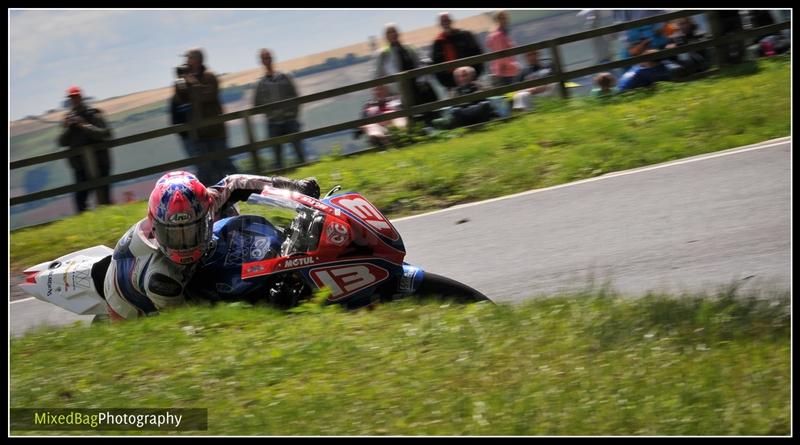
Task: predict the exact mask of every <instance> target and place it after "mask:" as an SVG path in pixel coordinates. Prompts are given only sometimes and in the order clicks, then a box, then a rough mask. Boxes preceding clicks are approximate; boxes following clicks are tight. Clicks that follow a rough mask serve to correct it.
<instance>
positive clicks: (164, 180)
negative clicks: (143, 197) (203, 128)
mask: <svg viewBox="0 0 800 445" xmlns="http://www.w3.org/2000/svg"><path fill="white" fill-rule="evenodd" d="M210 207H211V197H210V196H209V194H208V191H207V190H206V187H205V186H204V185H203V184H202V183H201V182H200V181H199V180H197V177H196V176H194V175H193V174H191V173H188V172H184V171H175V172H169V173H167V174H165V175H164V176H162V177H161V178H159V180H158V182H156V188H155V189H153V192H152V193H150V201H149V205H148V210H147V219H148V220H149V221H150V223H151V224H152V227H153V230H154V231H155V235H156V240H157V241H158V247H159V249H161V251H162V252H164V254H165V255H166V256H167V257H168V258H169V259H170V260H172V262H174V263H177V264H191V263H195V262H197V261H198V260H199V259H200V257H202V256H203V254H204V253H205V251H206V249H207V248H208V246H209V243H210V241H211V236H212V223H213V221H212V217H213V215H211V214H210V213H209V209H210Z"/></svg>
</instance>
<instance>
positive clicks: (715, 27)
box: [706, 11, 727, 68]
mask: <svg viewBox="0 0 800 445" xmlns="http://www.w3.org/2000/svg"><path fill="white" fill-rule="evenodd" d="M706 18H707V19H708V24H709V26H710V27H711V37H712V38H713V39H718V38H720V37H722V22H721V21H720V18H719V13H718V12H717V11H707V12H706ZM725 52H727V48H726V47H725V46H723V45H716V46H714V53H713V55H712V56H711V63H712V64H714V65H716V66H717V67H718V68H721V67H722V66H723V65H724V64H725V57H723V54H724V53H725Z"/></svg>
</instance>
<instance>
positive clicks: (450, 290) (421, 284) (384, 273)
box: [20, 186, 491, 317]
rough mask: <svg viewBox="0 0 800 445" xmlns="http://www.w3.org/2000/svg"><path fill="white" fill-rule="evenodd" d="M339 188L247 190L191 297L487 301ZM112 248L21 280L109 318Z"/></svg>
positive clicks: (282, 302) (45, 266)
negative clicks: (428, 268)
mask: <svg viewBox="0 0 800 445" xmlns="http://www.w3.org/2000/svg"><path fill="white" fill-rule="evenodd" d="M340 189H341V187H339V186H337V187H335V188H334V189H332V190H331V191H330V192H328V194H327V195H326V196H325V197H324V198H322V199H321V200H318V199H315V198H312V197H310V196H306V195H303V194H301V193H298V192H292V191H289V190H283V189H276V188H273V187H270V186H267V187H265V188H264V189H263V190H262V192H261V193H260V194H255V193H254V194H251V195H250V197H249V198H248V200H247V203H248V204H250V205H251V207H252V209H254V210H255V211H252V212H249V213H247V214H236V215H235V216H231V217H227V218H223V219H220V220H218V221H217V222H215V223H214V228H213V237H212V241H211V246H210V247H209V249H208V251H207V252H206V254H205V255H204V256H203V258H202V259H201V260H200V263H199V265H198V266H197V267H198V269H197V271H196V272H195V274H194V276H193V278H192V280H191V281H190V282H189V283H188V285H187V287H186V289H185V294H186V296H187V298H188V299H190V300H206V301H242V300H244V301H250V302H258V301H265V300H266V301H268V302H269V303H271V304H273V305H275V306H277V307H281V308H288V307H293V306H296V305H298V304H300V303H302V302H304V301H308V300H311V299H312V298H314V296H315V295H319V294H318V292H323V295H322V296H323V297H324V303H325V304H340V305H342V306H344V307H346V308H349V309H353V308H358V307H362V306H366V305H369V304H372V303H376V302H380V301H391V300H393V299H396V298H403V297H407V296H409V295H420V296H428V295H431V296H439V297H445V298H452V299H455V300H457V301H460V302H472V301H482V300H485V301H491V300H489V299H488V298H487V297H486V296H485V295H483V294H482V293H480V292H478V291H477V290H475V289H473V288H471V287H469V286H467V285H465V284H463V283H460V282H458V281H455V280H452V279H449V278H446V277H443V276H440V275H436V274H433V273H430V272H425V271H423V270H422V269H421V268H420V267H417V266H414V265H411V264H408V263H406V262H404V261H403V259H404V257H405V254H406V251H405V247H404V245H403V240H402V238H401V237H400V234H399V233H398V232H397V230H396V229H395V228H394V226H393V225H392V224H391V222H389V220H388V219H387V218H386V217H384V216H383V214H381V212H380V211H379V210H378V209H377V208H376V207H375V206H374V205H372V204H371V203H370V202H369V201H367V199H366V198H364V197H363V196H361V195H360V194H358V193H355V192H347V193H341V194H335V193H336V192H337V191H339V190H340ZM237 210H238V209H237ZM235 213H238V211H237V212H235ZM112 253H113V250H112V249H110V248H108V247H106V246H102V245H100V246H94V247H90V248H87V249H83V250H80V251H78V252H74V253H70V254H67V255H64V256H62V257H59V258H57V259H55V260H53V261H47V262H44V263H41V264H38V265H36V266H33V267H31V268H29V269H27V270H25V271H24V273H25V275H26V281H25V283H23V284H21V285H20V286H21V288H22V289H23V290H24V291H25V292H27V293H29V294H31V295H33V296H34V297H36V298H38V299H40V300H42V301H46V302H49V303H52V304H55V305H56V306H59V307H61V308H64V309H66V310H68V311H70V312H73V313H75V314H79V315H92V314H94V315H98V316H100V317H103V316H104V315H105V314H106V303H105V297H104V295H103V282H104V280H105V274H106V270H107V269H108V265H109V264H110V262H111V255H112Z"/></svg>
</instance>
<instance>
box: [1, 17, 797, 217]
mask: <svg viewBox="0 0 800 445" xmlns="http://www.w3.org/2000/svg"><path fill="white" fill-rule="evenodd" d="M698 14H707V15H708V16H709V23H710V24H712V26H711V28H712V33H713V35H712V37H711V38H708V39H705V40H702V41H700V42H695V43H692V44H689V45H684V46H681V47H678V48H672V49H667V50H662V51H658V52H655V53H651V54H646V55H641V56H636V57H631V58H628V59H623V60H617V61H613V62H607V63H602V64H598V65H593V66H590V67H586V68H581V69H576V70H572V71H565V70H564V68H563V67H562V65H561V58H560V57H559V46H560V45H564V44H567V43H572V42H577V41H581V40H585V39H590V38H594V37H598V36H601V35H606V34H612V33H617V32H620V31H625V30H628V29H632V28H636V27H639V26H643V25H649V24H654V23H660V22H664V21H667V20H674V19H677V18H681V17H688V16H693V15H698ZM718 25H719V19H718V17H717V14H716V11H700V10H682V11H676V12H670V13H667V14H660V15H657V16H652V17H648V18H645V19H640V20H635V21H630V22H625V23H620V24H616V25H612V26H606V27H602V28H597V29H594V30H590V31H583V32H579V33H575V34H570V35H567V36H561V37H557V38H554V39H550V40H543V41H539V42H535V43H530V44H526V45H520V46H516V47H514V48H509V49H506V50H502V51H495V52H491V53H484V54H481V55H477V56H472V57H466V58H463V59H459V60H454V61H451V62H445V63H439V64H436V65H430V66H426V67H422V68H417V69H414V70H410V71H404V72H401V73H397V74H393V75H390V76H386V77H382V78H378V79H372V80H367V81H364V82H359V83H355V84H351V85H346V86H343V87H339V88H334V89H331V90H326V91H320V92H317V93H313V94H308V95H305V96H300V97H296V98H292V99H287V100H283V101H280V102H273V103H269V104H266V105H261V106H257V107H253V108H248V109H245V110H241V111H236V112H233V113H226V114H222V115H219V116H214V117H211V118H207V119H203V120H196V121H193V122H190V123H186V124H180V125H172V126H169V127H165V128H159V129H156V130H151V131H145V132H142V133H137V134H134V135H130V136H125V137H121V138H117V139H113V140H110V141H104V142H100V143H96V144H93V145H87V146H84V147H79V148H76V149H69V150H64V151H59V152H56V153H50V154H46V155H41V156H34V157H31V158H26V159H21V160H17V161H13V162H10V163H9V169H11V170H14V169H19V168H23V167H28V166H32V165H38V164H42V163H45V162H52V161H56V160H59V159H65V158H69V157H72V156H81V157H82V158H83V161H84V163H85V165H86V167H87V171H88V172H89V176H90V178H91V179H89V180H88V181H85V182H81V183H78V184H72V185H68V186H62V187H56V188H52V189H48V190H43V191H39V192H34V193H29V194H26V195H22V196H15V197H11V198H10V203H9V204H10V205H11V206H14V205H18V204H24V203H27V202H31V201H36V200H40V199H44V198H50V197H53V196H58V195H63V194H66V193H72V192H76V191H81V190H88V189H92V188H96V187H98V186H101V185H106V184H113V183H117V182H120V181H125V180H129V179H134V178H139V177H143V176H149V175H152V174H154V173H161V172H164V171H167V170H172V169H176V168H180V167H186V166H189V165H193V164H196V163H198V162H201V161H207V160H215V159H222V158H226V157H231V156H235V155H238V154H242V153H250V155H251V156H252V159H253V161H254V166H255V167H254V168H255V173H262V172H263V171H262V169H261V167H260V163H259V158H258V155H257V153H258V151H259V150H261V149H263V148H266V147H270V146H273V145H277V144H283V143H287V142H292V141H294V140H298V139H308V138H312V137H315V136H320V135H324V134H330V133H336V132H338V131H341V130H345V129H350V128H357V127H360V126H362V125H367V124H372V123H377V122H383V121H387V120H391V119H395V118H400V117H406V118H411V117H412V116H415V115H419V114H422V113H425V112H428V111H432V110H436V109H439V108H443V107H448V106H452V105H457V104H461V103H469V102H472V101H475V100H480V99H484V98H487V97H490V96H497V95H501V94H506V93H510V92H513V91H518V90H521V89H525V88H531V87H535V86H540V85H546V84H551V83H558V84H559V91H560V94H561V96H562V97H563V98H566V97H567V96H568V91H567V89H566V87H565V86H564V83H565V82H567V81H568V80H570V79H574V78H577V77H582V76H585V75H588V74H594V73H599V72H602V71H608V70H611V69H614V68H620V67H625V66H631V65H634V64H637V63H641V62H645V61H651V60H657V59H662V58H665V57H671V56H674V55H677V54H681V53H685V52H688V51H696V50H699V49H704V48H710V47H714V48H717V49H719V48H721V47H722V46H724V45H726V44H730V43H733V42H737V41H742V40H745V39H747V38H751V37H756V36H760V35H765V34H771V33H775V32H778V31H780V30H783V29H788V28H790V27H791V22H790V21H785V22H781V23H776V24H773V25H769V26H763V27H759V28H753V29H749V30H744V31H739V32H737V33H733V34H728V35H724V36H720V35H719V29H720V27H719V26H718ZM539 49H549V50H550V51H552V56H551V58H552V62H553V64H554V65H555V66H554V69H553V74H551V75H549V76H547V77H542V78H539V79H534V80H528V81H523V82H518V83H514V84H511V85H506V86H502V87H496V88H490V89H486V90H482V91H479V92H476V93H472V94H467V95H464V96H459V97H454V98H449V99H443V100H439V101H436V102H431V103H427V104H422V105H415V104H414V103H413V101H412V95H411V94H410V88H409V86H410V82H411V81H412V80H413V79H414V78H416V77H419V76H422V75H426V74H432V73H436V72H439V71H443V70H450V71H452V70H453V69H455V68H457V67H459V66H465V65H475V64H478V63H483V62H487V61H491V60H494V59H498V58H502V57H508V56H514V55H518V54H523V53H527V52H529V51H534V50H539ZM394 82H399V83H400V86H401V88H400V91H401V93H402V96H403V97H402V103H403V104H404V109H403V110H400V111H395V112H392V113H387V114H383V115H379V116H372V117H367V118H362V119H355V120H350V121H347V122H342V123H338V124H333V125H328V126H325V127H321V128H316V129H313V130H306V131H302V132H298V133H293V134H288V135H284V136H279V137H273V138H268V139H264V140H256V139H255V136H254V132H253V130H252V121H251V116H253V115H257V114H262V113H265V112H267V111H272V110H276V109H280V108H284V107H294V106H298V105H301V104H304V103H308V102H314V101H319V100H323V99H329V98H331V97H336V96H340V95H343V94H348V93H352V92H354V91H360V90H364V89H367V88H372V87H374V86H377V85H383V84H388V83H394ZM236 119H244V120H245V131H246V133H247V134H246V136H247V140H248V143H246V144H244V145H240V146H237V147H232V148H228V149H226V150H224V151H218V152H214V153H207V154H204V155H200V156H195V157H191V158H184V159H180V160H177V161H172V162H168V163H163V164H159V165H154V166H151V167H146V168H141V169H138V170H133V171H128V172H125V173H119V174H116V175H111V176H107V177H98V174H97V168H96V161H95V159H94V151H95V150H99V149H109V148H114V147H120V146H125V145H130V144H133V143H136V142H141V141H145V140H148V139H154V138H158V137H163V136H168V135H172V134H178V133H180V132H184V131H188V132H192V133H193V132H194V131H196V129H197V128H202V127H205V126H207V125H211V124H218V123H221V122H228V121H232V120H236Z"/></svg>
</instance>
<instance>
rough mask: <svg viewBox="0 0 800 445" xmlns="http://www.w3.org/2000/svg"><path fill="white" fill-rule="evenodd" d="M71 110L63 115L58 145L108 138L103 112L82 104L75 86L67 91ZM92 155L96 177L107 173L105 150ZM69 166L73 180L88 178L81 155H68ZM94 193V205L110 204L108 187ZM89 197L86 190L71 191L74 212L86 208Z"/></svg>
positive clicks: (80, 94) (79, 144)
mask: <svg viewBox="0 0 800 445" xmlns="http://www.w3.org/2000/svg"><path fill="white" fill-rule="evenodd" d="M67 97H68V98H69V100H70V102H71V105H72V109H71V110H70V112H69V113H68V114H67V116H66V117H65V118H64V122H63V123H62V128H63V130H62V132H61V135H60V136H59V138H58V144H59V145H60V146H62V147H69V148H78V147H83V146H86V145H91V144H94V143H96V142H100V141H104V140H107V139H111V130H110V129H109V128H108V125H106V121H105V119H103V113H102V112H101V111H100V110H98V109H97V108H92V107H88V106H86V104H85V103H84V102H83V93H82V92H81V89H80V88H78V87H71V88H70V89H69V90H67ZM94 158H95V160H96V161H97V169H98V174H99V177H104V176H108V175H109V174H110V173H111V159H110V156H109V154H108V149H100V150H95V151H94ZM69 165H70V167H72V170H73V172H74V173H75V182H76V183H81V182H86V181H88V180H89V172H88V171H86V166H85V165H84V163H83V159H82V157H81V156H80V155H79V156H72V157H70V158H69ZM95 193H96V194H97V195H96V196H97V204H98V205H107V204H111V186H110V185H109V184H106V185H102V186H100V187H98V188H96V189H95ZM88 197H89V191H88V190H81V191H79V192H76V193H75V205H76V207H77V209H78V212H83V211H85V210H86V209H87V206H86V200H87V198H88Z"/></svg>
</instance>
